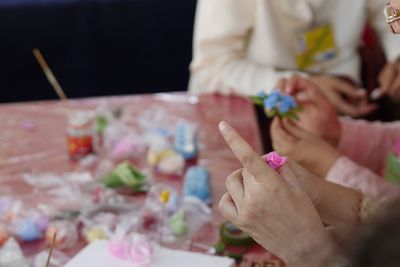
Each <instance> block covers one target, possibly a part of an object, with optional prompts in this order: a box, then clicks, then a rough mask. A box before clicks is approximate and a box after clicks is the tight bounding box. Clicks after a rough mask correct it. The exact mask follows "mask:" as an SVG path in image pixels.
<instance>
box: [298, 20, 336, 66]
mask: <svg viewBox="0 0 400 267" xmlns="http://www.w3.org/2000/svg"><path fill="white" fill-rule="evenodd" d="M295 49H296V62H297V67H298V68H299V69H300V70H305V69H307V68H309V67H312V66H314V65H317V64H320V63H323V62H326V61H329V60H332V59H334V58H335V57H336V56H337V49H336V42H335V33H334V31H333V28H332V25H330V24H327V25H323V26H320V27H316V28H313V29H312V30H310V31H308V32H305V33H304V34H302V35H300V36H297V37H296V38H295Z"/></svg>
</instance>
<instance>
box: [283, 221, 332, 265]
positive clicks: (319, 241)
mask: <svg viewBox="0 0 400 267" xmlns="http://www.w3.org/2000/svg"><path fill="white" fill-rule="evenodd" d="M319 229H320V230H319V231H318V233H317V234H316V231H315V229H310V231H309V232H303V235H302V236H304V241H302V240H301V239H300V240H299V241H298V242H299V243H298V244H296V245H295V247H294V248H292V249H291V253H290V254H289V255H287V256H286V257H285V258H286V260H284V261H285V263H286V266H287V267H304V266H313V267H326V266H329V263H330V262H331V259H332V258H334V257H335V253H336V249H335V245H334V242H333V240H332V238H331V237H330V236H329V234H328V233H327V232H326V231H325V230H324V229H323V227H322V225H321V228H319Z"/></svg>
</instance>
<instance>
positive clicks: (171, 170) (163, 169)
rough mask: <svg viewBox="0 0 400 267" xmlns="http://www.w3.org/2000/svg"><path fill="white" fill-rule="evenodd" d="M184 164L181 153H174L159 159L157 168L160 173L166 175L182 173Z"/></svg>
mask: <svg viewBox="0 0 400 267" xmlns="http://www.w3.org/2000/svg"><path fill="white" fill-rule="evenodd" d="M174 153H175V152H174ZM185 164H186V163H185V159H184V158H183V157H182V155H181V154H178V153H175V154H172V155H170V156H169V157H167V158H165V159H163V160H161V161H160V162H159V163H158V166H157V169H158V171H159V172H160V173H163V174H167V175H182V173H183V170H184V168H185Z"/></svg>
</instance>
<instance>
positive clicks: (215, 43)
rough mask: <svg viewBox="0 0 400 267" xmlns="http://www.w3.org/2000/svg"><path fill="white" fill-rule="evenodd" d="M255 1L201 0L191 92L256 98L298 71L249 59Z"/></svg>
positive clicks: (195, 31)
mask: <svg viewBox="0 0 400 267" xmlns="http://www.w3.org/2000/svg"><path fill="white" fill-rule="evenodd" d="M255 12H256V1H255V0H199V1H198V3H197V11H196V21H195V30H194V40H193V61H192V63H191V66H190V70H191V77H190V84H189V88H190V92H191V93H194V94H204V93H215V92H218V93H222V94H236V95H241V96H249V95H256V94H257V93H259V92H260V91H263V90H264V89H265V88H271V89H272V88H273V87H274V86H275V85H276V83H277V81H278V80H279V79H280V78H288V77H290V76H292V75H293V74H298V75H303V76H305V74H304V73H300V72H295V71H278V70H276V69H275V68H274V66H265V65H260V64H258V63H256V62H253V61H251V60H249V59H248V58H247V57H246V49H247V45H248V40H249V38H250V36H251V34H252V31H253V30H254V29H253V26H254V25H253V24H254V17H255Z"/></svg>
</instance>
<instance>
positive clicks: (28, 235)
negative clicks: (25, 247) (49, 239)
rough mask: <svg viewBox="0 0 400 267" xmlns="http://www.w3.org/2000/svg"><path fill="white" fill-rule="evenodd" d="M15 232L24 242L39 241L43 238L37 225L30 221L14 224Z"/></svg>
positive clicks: (25, 220)
mask: <svg viewBox="0 0 400 267" xmlns="http://www.w3.org/2000/svg"><path fill="white" fill-rule="evenodd" d="M15 232H16V234H17V236H18V237H19V238H20V239H21V240H22V241H24V242H30V241H35V240H39V239H41V238H42V237H43V232H42V230H41V229H40V227H39V226H38V225H37V223H36V222H35V221H33V220H30V219H24V220H20V221H18V222H17V224H16V229H15Z"/></svg>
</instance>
